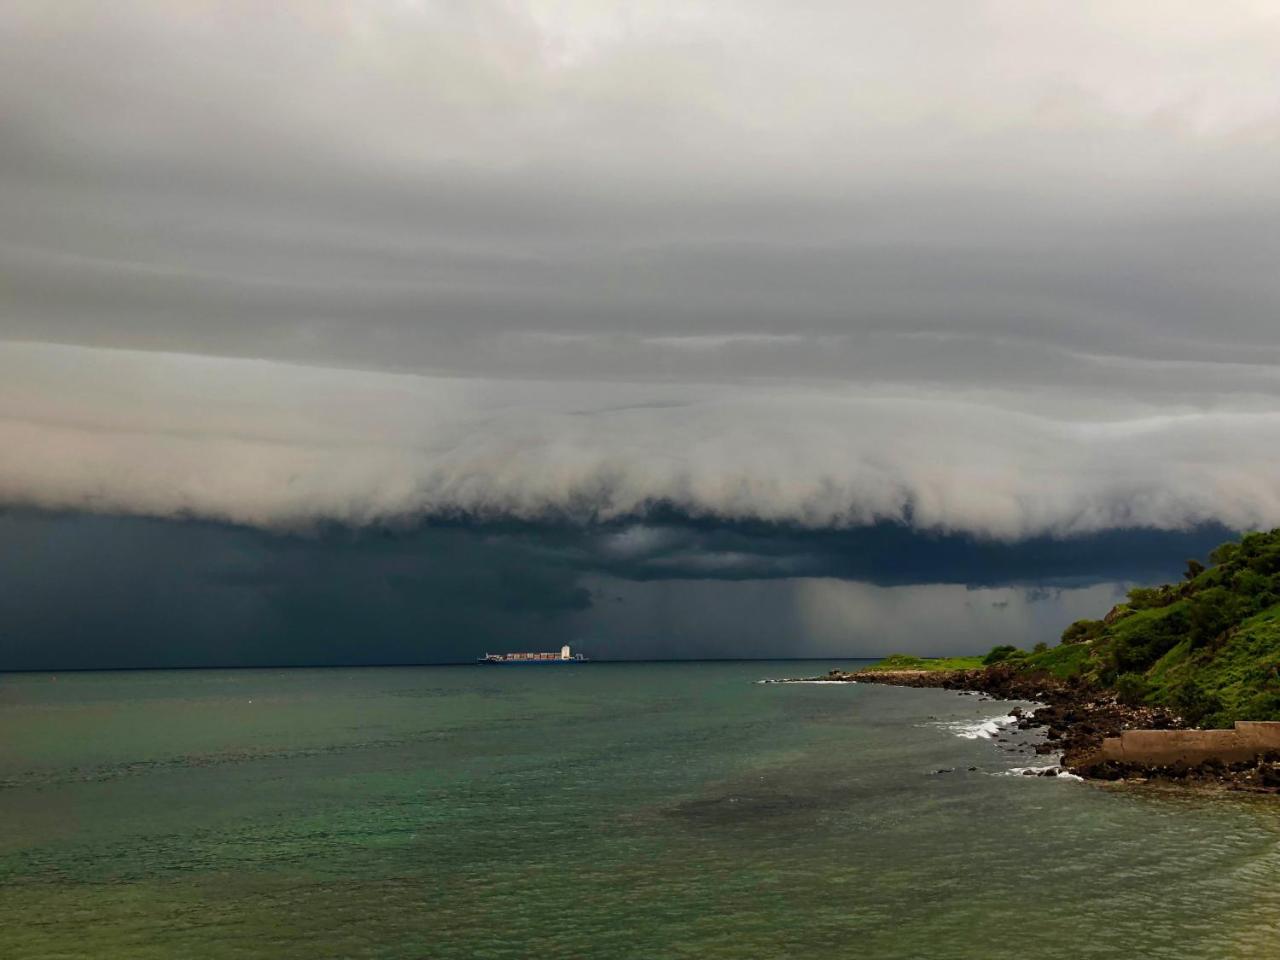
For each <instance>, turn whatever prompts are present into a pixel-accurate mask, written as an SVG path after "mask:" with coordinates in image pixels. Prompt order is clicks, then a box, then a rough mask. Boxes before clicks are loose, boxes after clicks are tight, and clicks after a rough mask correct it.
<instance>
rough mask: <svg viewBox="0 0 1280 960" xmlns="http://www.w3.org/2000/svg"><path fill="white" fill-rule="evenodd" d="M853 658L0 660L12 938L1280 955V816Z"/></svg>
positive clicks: (280, 946)
mask: <svg viewBox="0 0 1280 960" xmlns="http://www.w3.org/2000/svg"><path fill="white" fill-rule="evenodd" d="M837 665H839V664H836V663H835V662H832V663H826V662H824V663H822V664H815V663H715V664H707V663H696V664H584V665H581V666H554V667H546V666H542V667H536V666H526V667H520V666H508V667H425V668H387V669H359V670H344V669H330V670H239V671H216V670H209V671H173V672H137V673H97V674H68V675H60V676H58V677H57V679H56V680H55V679H52V678H51V677H50V676H48V675H32V674H26V675H6V676H2V677H0V957H3V958H6V960H20V958H34V957H50V958H52V957H94V958H109V957H129V958H152V957H165V958H170V957H183V958H187V957H190V958H221V957H246V958H247V957H273V958H275V957H283V958H293V957H297V958H308V960H311V958H317V957H406V958H410V957H423V958H454V957H457V958H463V957H465V958H482V957H492V958H522V960H523V958H548V957H574V958H577V957H582V958H596V957H599V958H611V957H628V958H666V957H690V958H693V957H696V958H722V957H732V958H744V960H763V958H774V957H777V958H782V957H786V958H809V957H812V958H827V957H831V958H836V957H841V958H845V957H847V958H864V960H874V958H890V957H904V958H905V957H926V958H950V957H957V958H959V957H972V958H983V960H998V958H1002V957H1010V958H1013V957H1018V958H1026V957H1036V958H1054V957H1062V958H1068V957H1069V958H1080V957H1109V958H1111V957H1116V958H1130V957H1204V958H1213V960H1221V958H1232V957H1240V958H1253V957H1280V803H1277V802H1274V801H1272V802H1268V801H1259V800H1249V799H1227V800H1217V801H1212V800H1206V799H1202V798H1191V797H1178V796H1169V795H1162V794H1158V793H1146V794H1144V793H1140V792H1134V791H1117V790H1114V789H1106V788H1100V787H1096V786H1092V785H1089V784H1083V783H1078V782H1070V781H1067V780H1064V779H1049V778H1031V777H1021V776H1016V775H1010V774H1008V772H1007V771H1008V770H1009V769H1010V768H1011V767H1014V766H1019V765H1024V764H1027V763H1029V762H1034V761H1029V760H1027V759H1025V758H1024V757H1020V756H1016V755H1013V754H1011V753H1008V752H1006V748H1007V747H1008V746H1009V744H1001V743H999V742H997V741H995V740H988V739H980V738H979V739H966V738H965V737H964V736H962V735H961V734H962V733H964V732H966V730H971V729H972V725H973V724H975V723H978V722H980V721H982V720H984V719H987V718H991V717H995V716H998V715H999V714H1001V713H1003V712H1004V711H1005V709H1006V708H1007V706H1008V705H1002V704H998V703H990V702H980V701H979V700H978V699H977V698H976V697H964V696H959V695H956V694H953V693H949V692H945V691H937V690H907V689H894V688H888V687H875V686H854V685H778V684H771V685H761V684H757V683H755V682H754V681H756V680H758V679H761V678H762V677H768V676H788V675H792V676H794V675H806V674H813V673H816V672H821V671H825V670H826V669H828V668H830V667H831V666H837ZM1022 739H1025V738H1023V737H1021V736H1018V735H1017V734H1016V733H1015V735H1014V737H1013V740H1014V741H1015V742H1017V741H1019V740H1022ZM969 767H976V768H977V769H976V770H972V771H970V770H969V769H968V768H969ZM945 768H954V770H953V772H949V773H938V772H937V771H938V770H940V769H945Z"/></svg>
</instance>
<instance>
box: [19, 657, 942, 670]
mask: <svg viewBox="0 0 1280 960" xmlns="http://www.w3.org/2000/svg"><path fill="white" fill-rule="evenodd" d="M887 656H890V654H887V653H885V654H880V655H878V656H872V657H867V656H831V657H643V658H637V659H616V660H610V659H599V658H594V657H593V658H590V659H587V660H577V661H567V662H570V663H574V664H577V665H586V664H593V663H595V664H601V663H604V664H622V663H794V662H816V661H819V660H883V659H884V658H885V657H887ZM944 656H959V654H945V655H944ZM923 659H931V658H929V657H925V658H923ZM482 666H491V664H485V663H483V662H482V661H478V660H439V661H406V662H402V663H277V664H247V663H245V664H230V665H222V664H202V665H195V666H190V665H189V666H177V667H160V666H154V667H61V668H59V667H25V668H13V669H9V668H0V675H4V674H8V673H12V674H18V673H53V674H57V673H133V672H140V671H162V670H171V671H172V670H351V669H359V670H367V669H372V670H377V669H395V668H403V667H482Z"/></svg>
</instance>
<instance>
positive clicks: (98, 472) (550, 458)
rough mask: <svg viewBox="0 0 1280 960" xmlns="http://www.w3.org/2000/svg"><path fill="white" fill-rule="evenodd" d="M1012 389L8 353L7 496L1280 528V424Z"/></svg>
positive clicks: (285, 507) (295, 517) (108, 504)
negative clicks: (1278, 481)
mask: <svg viewBox="0 0 1280 960" xmlns="http://www.w3.org/2000/svg"><path fill="white" fill-rule="evenodd" d="M1043 404H1044V397H1043V396H1040V397H1039V398H1036V397H1032V396H1023V395H1019V394H1018V393H1015V392H1010V391H1005V392H1002V393H990V392H988V393H983V394H973V395H968V394H965V393H946V392H942V391H938V390H923V389H920V388H918V387H916V388H912V389H910V390H906V389H904V390H901V391H897V392H895V391H893V390H892V389H891V388H890V387H888V386H886V385H880V386H878V387H876V388H865V387H864V388H853V387H850V386H847V385H835V386H828V387H825V388H824V387H819V386H809V387H804V388H801V387H786V388H779V387H778V386H777V385H772V386H769V387H767V388H755V389H753V388H751V387H748V386H729V385H697V386H690V385H673V384H644V383H631V384H624V385H618V384H605V383H591V382H578V383H571V384H570V383H563V382H536V381H512V380H485V379H475V378H444V377H425V376H411V375H394V374H387V373H380V372H361V371H351V370H332V369H321V368H313V367H300V366H291V365H285V364H280V363H273V362H264V361H248V360H235V359H217V358H209V357H191V356H182V355H173V354H156V353H143V352H128V351H116V350H102V349H89V348H80V347H63V346H49V345H40V344H16V343H8V344H4V345H0V409H2V410H3V412H4V415H3V419H0V447H2V448H3V449H4V450H5V451H6V454H7V455H6V456H5V457H4V458H3V460H0V498H2V499H3V500H4V501H5V502H8V503H11V504H18V505H25V506H33V507H39V508H45V509H77V510H94V511H108V512H121V513H131V514H141V515H146V516H155V517H176V518H200V519H211V520H219V521H227V522H232V523H237V524H246V525H252V526H259V527H270V528H287V529H297V528H300V527H307V526H313V525H315V524H318V523H337V524H344V525H352V526H362V525H369V524H375V525H388V526H397V525H398V526H405V525H411V524H413V523H415V522H418V521H420V520H424V519H430V518H441V517H446V518H447V517H468V518H472V519H478V520H511V519H517V520H524V521H540V520H549V521H556V522H562V521H565V520H568V521H583V522H586V521H616V520H619V519H624V518H628V517H636V518H644V517H645V516H647V515H648V514H650V513H651V512H652V511H654V510H657V509H665V510H673V511H676V512H678V513H680V514H683V515H685V516H687V517H689V518H716V519H720V520H726V521H763V522H768V523H774V524H780V525H794V526H797V527H801V528H810V529H821V528H831V527H835V528H840V527H852V526H863V525H870V524H875V523H879V522H885V521H888V522H898V523H902V524H906V525H909V526H912V527H914V528H916V529H919V530H926V531H940V532H966V533H971V534H976V535H979V536H984V537H994V538H1001V539H1018V538H1025V537H1029V536H1036V535H1043V534H1050V535H1056V536H1069V535H1073V534H1083V533H1093V532H1097V531H1101V530H1105V529H1109V528H1116V527H1121V528H1124V527H1151V528H1157V529H1184V528H1188V527H1191V526H1194V525H1198V524H1204V523H1217V524H1221V525H1225V526H1227V527H1231V528H1237V529H1239V528H1246V527H1254V526H1259V525H1267V524H1273V523H1280V487H1277V485H1275V484H1274V483H1271V482H1269V479H1268V478H1272V477H1275V476H1277V470H1278V468H1280V413H1277V412H1276V411H1274V410H1268V409H1265V408H1256V407H1249V406H1248V405H1241V406H1240V407H1238V408H1227V407H1219V408H1215V409H1198V410H1196V409H1183V410H1173V411H1171V410H1168V409H1163V410H1161V411H1160V412H1152V411H1151V410H1150V409H1145V408H1142V407H1141V406H1135V407H1133V408H1131V409H1129V410H1127V411H1126V410H1124V409H1120V410H1112V412H1111V414H1110V415H1109V416H1108V417H1106V418H1098V417H1086V416H1083V415H1077V416H1075V417H1073V418H1067V417H1064V416H1062V415H1061V414H1059V415H1056V416H1050V415H1048V414H1046V413H1044V412H1035V408H1036V407H1037V405H1039V406H1043Z"/></svg>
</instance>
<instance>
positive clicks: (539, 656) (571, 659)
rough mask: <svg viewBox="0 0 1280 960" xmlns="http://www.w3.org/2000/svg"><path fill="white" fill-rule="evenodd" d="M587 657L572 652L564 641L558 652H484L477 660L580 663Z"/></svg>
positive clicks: (492, 661)
mask: <svg viewBox="0 0 1280 960" xmlns="http://www.w3.org/2000/svg"><path fill="white" fill-rule="evenodd" d="M586 659H587V658H586V657H584V656H583V655H582V654H580V653H574V652H573V651H572V650H570V649H569V645H568V644H567V643H566V644H565V645H564V646H563V647H561V648H560V652H559V653H556V652H555V651H550V652H546V653H486V654H485V655H484V656H483V657H480V658H479V660H480V662H481V663H582V662H583V661H585V660H586Z"/></svg>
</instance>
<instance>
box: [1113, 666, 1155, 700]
mask: <svg viewBox="0 0 1280 960" xmlns="http://www.w3.org/2000/svg"><path fill="white" fill-rule="evenodd" d="M1115 687H1116V699H1118V700H1119V701H1120V702H1121V703H1123V704H1127V705H1128V706H1131V707H1135V706H1137V705H1138V704H1140V703H1142V702H1143V701H1144V700H1145V699H1146V698H1147V692H1148V690H1149V689H1150V687H1149V685H1148V684H1147V678H1146V677H1144V676H1143V675H1142V674H1140V673H1122V674H1120V676H1118V677H1117V678H1116V682H1115Z"/></svg>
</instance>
